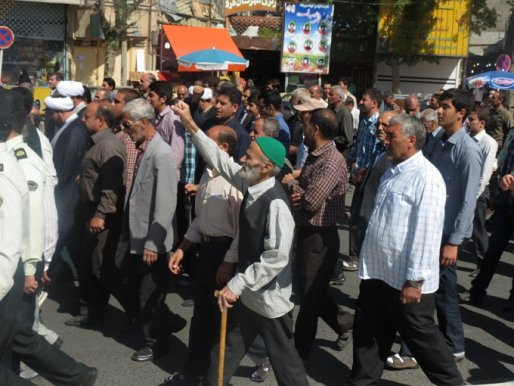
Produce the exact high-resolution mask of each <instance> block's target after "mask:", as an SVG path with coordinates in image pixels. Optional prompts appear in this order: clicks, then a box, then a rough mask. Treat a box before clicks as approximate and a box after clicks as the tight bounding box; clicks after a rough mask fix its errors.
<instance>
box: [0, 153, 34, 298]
mask: <svg viewBox="0 0 514 386" xmlns="http://www.w3.org/2000/svg"><path fill="white" fill-rule="evenodd" d="M28 199H29V191H28V188H27V181H26V180H25V177H24V176H23V171H22V170H21V168H20V165H18V162H17V161H16V158H14V156H13V155H12V153H11V152H10V150H8V149H7V146H6V144H5V143H0V300H2V299H3V298H4V296H5V295H7V293H8V292H9V290H10V289H11V287H12V285H13V276H14V272H15V271H16V268H17V266H18V262H19V260H20V258H21V254H22V249H23V245H24V238H26V235H24V229H25V227H24V222H26V221H28V218H27V217H28V207H29V204H28Z"/></svg>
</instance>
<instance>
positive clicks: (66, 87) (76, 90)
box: [56, 80, 86, 119]
mask: <svg viewBox="0 0 514 386" xmlns="http://www.w3.org/2000/svg"><path fill="white" fill-rule="evenodd" d="M56 90H57V92H56V93H57V95H58V96H61V97H70V98H71V100H72V101H73V106H74V112H75V113H76V114H77V115H78V116H79V118H80V119H82V116H83V115H84V112H85V111H86V110H85V109H86V102H84V91H85V90H84V85H83V84H82V83H81V82H76V81H74V80H63V81H62V82H60V83H59V84H58V85H57V87H56Z"/></svg>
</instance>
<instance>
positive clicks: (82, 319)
mask: <svg viewBox="0 0 514 386" xmlns="http://www.w3.org/2000/svg"><path fill="white" fill-rule="evenodd" d="M87 321H88V318H87V316H85V315H81V314H79V315H77V316H74V317H73V318H70V319H68V320H66V321H65V322H64V324H65V325H67V326H74V327H79V326H80V325H81V324H83V323H87Z"/></svg>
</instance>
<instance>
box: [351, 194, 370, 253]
mask: <svg viewBox="0 0 514 386" xmlns="http://www.w3.org/2000/svg"><path fill="white" fill-rule="evenodd" d="M362 198H363V197H362V190H361V187H360V186H359V185H355V190H354V192H353V197H352V204H351V206H350V231H349V233H348V251H349V253H348V254H349V256H350V258H351V259H353V260H357V259H358V258H359V252H360V247H361V246H362V242H363V240H364V234H362V229H361V227H359V218H360V209H361V205H362ZM366 225H367V224H366ZM364 233H366V230H365V229H364Z"/></svg>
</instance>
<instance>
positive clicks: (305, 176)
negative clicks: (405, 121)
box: [282, 105, 353, 361]
mask: <svg viewBox="0 0 514 386" xmlns="http://www.w3.org/2000/svg"><path fill="white" fill-rule="evenodd" d="M299 106H301V105H299ZM299 106H296V108H297V109H298V107H299ZM304 123H305V127H304V143H305V145H306V146H307V147H308V148H309V154H308V156H307V160H306V161H305V164H304V166H303V168H302V170H301V173H300V176H299V177H298V178H295V177H294V176H293V175H292V174H288V175H286V176H285V177H284V179H283V180H282V183H283V184H285V185H286V186H287V188H288V190H289V193H290V200H291V202H292V203H293V208H294V211H293V213H294V216H295V223H296V226H297V235H296V236H297V237H296V240H297V246H296V251H297V263H298V277H299V283H298V285H299V291H300V296H301V300H300V311H299V313H298V317H297V319H296V325H295V346H296V349H297V350H298V353H299V354H300V357H301V358H302V359H303V360H304V361H308V360H309V359H310V355H311V350H312V346H313V344H314V339H315V337H316V332H317V326H318V318H322V319H323V320H324V321H325V322H326V323H327V324H328V325H329V326H330V328H331V329H332V330H334V332H336V333H337V335H338V338H337V340H336V343H335V346H334V347H335V348H336V349H337V350H342V349H343V348H344V347H345V346H346V345H347V344H348V342H349V340H350V338H351V329H352V324H353V316H352V315H351V314H349V313H348V312H345V311H343V310H342V309H340V307H338V305H337V304H336V303H335V302H334V301H333V300H332V298H331V297H330V294H329V293H328V287H329V281H330V277H331V275H332V273H333V271H334V267H335V264H336V260H337V256H338V254H339V234H338V231H337V224H336V223H337V219H338V218H339V216H340V215H341V214H342V213H343V210H344V195H345V193H346V181H347V180H346V175H347V168H346V162H345V160H344V157H343V155H342V154H341V153H340V152H339V151H338V150H337V148H336V145H335V143H334V138H335V137H336V135H337V130H338V128H337V118H336V115H335V114H334V112H333V111H331V110H328V109H318V110H314V112H313V113H312V115H311V118H310V120H309V121H307V120H305V121H304Z"/></svg>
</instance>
